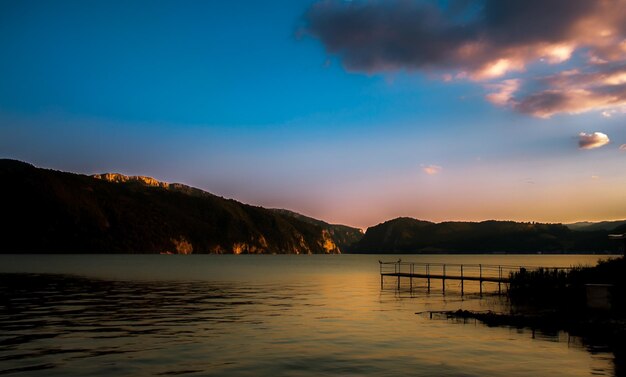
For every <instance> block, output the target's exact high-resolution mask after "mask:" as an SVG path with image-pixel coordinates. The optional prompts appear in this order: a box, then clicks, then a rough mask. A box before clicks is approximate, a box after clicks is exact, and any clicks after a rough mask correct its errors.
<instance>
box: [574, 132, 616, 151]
mask: <svg viewBox="0 0 626 377" xmlns="http://www.w3.org/2000/svg"><path fill="white" fill-rule="evenodd" d="M609 141H610V140H609V137H608V136H607V135H606V134H603V133H602V132H594V133H592V134H586V133H584V132H581V133H580V134H578V147H579V148H581V149H595V148H600V147H603V146H605V145H607V144H608V143H609Z"/></svg>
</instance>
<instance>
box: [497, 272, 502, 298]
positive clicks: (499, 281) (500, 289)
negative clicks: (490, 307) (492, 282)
mask: <svg viewBox="0 0 626 377" xmlns="http://www.w3.org/2000/svg"><path fill="white" fill-rule="evenodd" d="M498 294H499V295H501V294H502V266H498Z"/></svg>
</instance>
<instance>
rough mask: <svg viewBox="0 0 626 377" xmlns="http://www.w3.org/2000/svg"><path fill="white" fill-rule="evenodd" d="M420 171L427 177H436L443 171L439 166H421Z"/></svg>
mask: <svg viewBox="0 0 626 377" xmlns="http://www.w3.org/2000/svg"><path fill="white" fill-rule="evenodd" d="M421 167H422V171H423V172H424V173H426V174H428V175H437V174H439V173H440V172H441V170H443V168H442V167H441V166H437V165H421Z"/></svg>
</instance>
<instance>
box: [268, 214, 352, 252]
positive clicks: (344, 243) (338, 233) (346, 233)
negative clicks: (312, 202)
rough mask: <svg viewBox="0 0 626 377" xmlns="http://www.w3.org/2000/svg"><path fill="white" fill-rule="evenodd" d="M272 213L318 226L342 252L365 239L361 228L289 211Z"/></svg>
mask: <svg viewBox="0 0 626 377" xmlns="http://www.w3.org/2000/svg"><path fill="white" fill-rule="evenodd" d="M272 211H274V212H276V213H279V214H282V215H286V216H291V217H294V218H296V219H298V220H301V221H304V222H307V223H309V224H313V225H317V226H319V227H321V228H322V229H326V230H327V231H328V233H330V235H331V236H332V237H333V240H335V243H337V246H338V247H339V249H341V250H342V251H348V250H349V249H350V247H351V246H352V245H354V244H355V243H356V242H358V241H359V240H361V238H363V231H362V230H361V229H359V228H353V227H350V226H347V225H340V224H329V223H327V222H325V221H322V220H318V219H314V218H312V217H308V216H304V215H302V214H299V213H297V212H293V211H290V210H287V209H276V208H274V209H272Z"/></svg>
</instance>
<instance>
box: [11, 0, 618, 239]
mask: <svg viewBox="0 0 626 377" xmlns="http://www.w3.org/2000/svg"><path fill="white" fill-rule="evenodd" d="M152 5H153V4H151V3H149V2H132V3H131V4H118V3H116V4H110V3H107V2H100V3H96V4H86V3H85V4H83V3H80V2H78V3H76V2H65V1H60V2H54V3H53V2H48V3H46V2H33V3H31V2H5V3H2V5H0V25H1V26H0V28H1V29H2V33H0V34H1V35H2V37H0V51H1V52H2V56H4V57H6V58H4V59H3V60H2V62H1V63H0V67H1V69H0V157H2V158H12V159H19V160H23V161H26V162H29V163H33V164H35V165H37V166H41V167H45V168H52V169H58V170H66V171H72V172H77V173H84V174H96V173H98V174H100V173H109V172H110V173H122V174H126V175H130V176H149V177H154V178H156V179H158V180H159V181H163V182H170V183H172V182H181V183H184V184H187V185H190V186H194V187H198V188H201V189H203V190H206V191H209V192H211V193H214V194H216V195H220V196H224V197H227V198H234V199H236V200H239V201H242V202H245V203H250V204H253V205H259V206H264V207H270V208H286V209H290V210H294V211H297V212H299V213H303V214H306V215H309V216H313V217H315V218H319V219H324V220H325V221H329V222H332V223H342V224H348V225H352V226H356V227H360V228H367V227H368V226H372V225H375V224H378V223H380V222H383V221H385V220H388V219H390V218H395V217H399V216H408V217H413V218H418V219H424V220H432V221H445V220H487V219H506V220H517V221H544V222H573V221H582V220H611V219H622V218H626V194H624V192H626V160H624V159H625V158H626V153H624V150H625V147H624V145H626V127H625V125H626V110H625V109H626V28H625V27H624V25H626V12H625V11H621V10H624V9H626V0H606V1H589V0H567V1H565V0H555V1H550V2H542V1H538V0H537V1H535V0H532V1H513V2H502V1H489V0H470V1H450V2H429V1H419V0H415V1H396V0H391V1H367V0H358V1H357V0H355V1H339V0H325V1H309V0H307V1H304V0H298V1H290V2H287V3H280V4H278V3H274V2H269V3H267V2H253V1H244V2H243V3H242V2H237V3H232V2H230V3H229V2H218V1H214V2H205V3H202V2H200V3H190V4H189V6H188V7H180V6H178V5H177V3H175V2H165V3H163V4H162V6H159V7H153V6H152ZM522 6H523V9H522V8H520V7H522ZM522 10H523V11H522ZM557 14H558V15H559V16H558V17H555V15H557ZM592 177H596V178H592ZM181 242H182V241H181Z"/></svg>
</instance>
